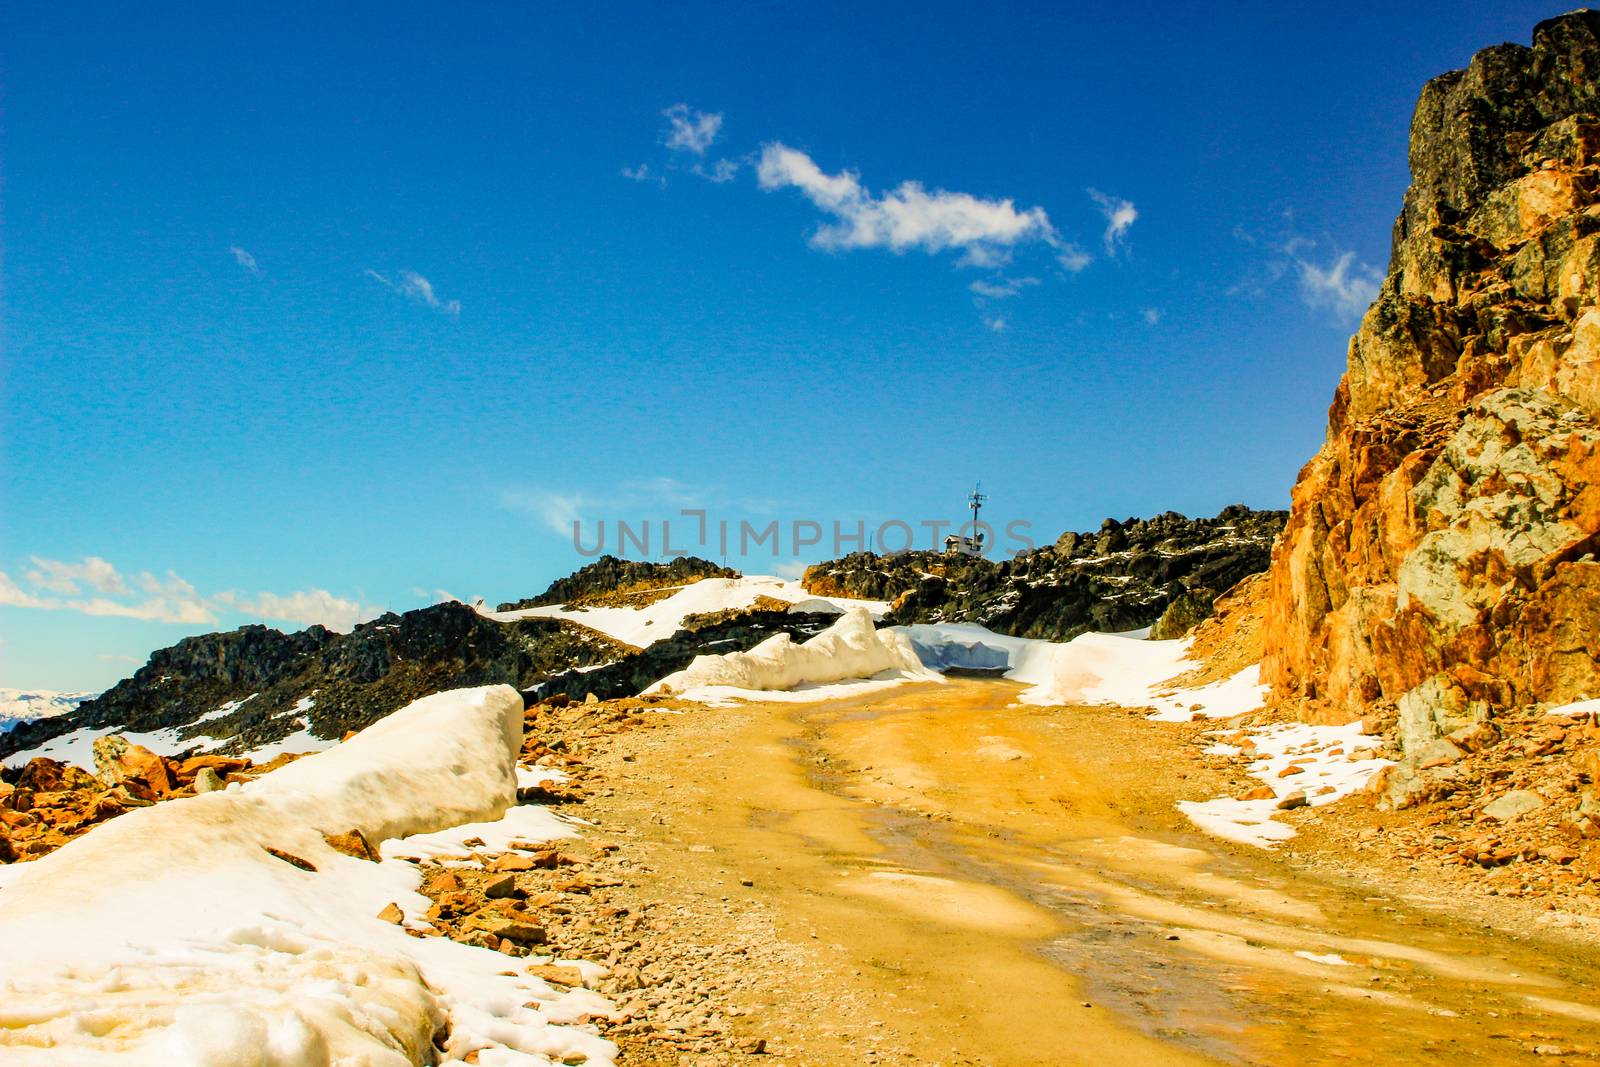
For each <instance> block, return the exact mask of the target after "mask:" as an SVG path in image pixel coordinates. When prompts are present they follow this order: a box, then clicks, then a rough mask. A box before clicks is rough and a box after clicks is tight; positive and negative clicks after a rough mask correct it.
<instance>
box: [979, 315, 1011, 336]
mask: <svg viewBox="0 0 1600 1067" xmlns="http://www.w3.org/2000/svg"><path fill="white" fill-rule="evenodd" d="M983 324H984V325H985V326H987V327H989V329H991V330H993V331H994V332H995V333H1005V330H1006V320H1005V319H1003V318H1000V317H999V316H995V317H993V318H987V319H984V320H983Z"/></svg>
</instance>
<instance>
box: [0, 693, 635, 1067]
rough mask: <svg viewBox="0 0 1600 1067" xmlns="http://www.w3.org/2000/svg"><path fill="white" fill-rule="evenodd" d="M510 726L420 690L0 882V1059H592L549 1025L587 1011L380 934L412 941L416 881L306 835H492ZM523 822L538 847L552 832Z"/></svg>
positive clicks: (473, 696) (214, 1063) (518, 708)
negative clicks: (274, 767) (320, 743)
mask: <svg viewBox="0 0 1600 1067" xmlns="http://www.w3.org/2000/svg"><path fill="white" fill-rule="evenodd" d="M521 723H522V698H521V696H520V694H518V693H517V691H516V690H515V689H512V688H511V687H509V686H486V687H482V688H478V689H462V690H454V691H451V692H446V693H440V694H436V695H434V696H431V697H426V698H424V699H422V700H419V701H416V702H415V703H413V704H411V705H409V706H408V707H406V708H404V709H402V710H400V711H398V712H396V713H394V714H393V715H392V716H390V717H388V718H387V719H384V720H382V721H381V722H379V723H376V724H374V725H373V726H371V727H369V728H368V729H367V730H365V731H363V732H362V733H361V734H359V735H357V736H356V737H355V738H352V739H351V740H350V741H347V742H345V743H344V744H342V745H340V746H338V747H336V748H334V749H332V750H330V751H328V752H324V753H321V754H318V755H315V756H308V757H306V758H305V759H303V760H301V761H299V762H298V763H295V764H292V765H290V766H288V767H285V768H283V769H281V770H279V771H276V772H274V773H272V774H270V775H267V776H266V777H264V778H261V779H259V780H257V781H255V782H252V783H250V784H249V785H247V786H244V787H230V788H229V789H227V790H226V791H223V792H217V793H207V794H204V795H201V796H196V797H192V798H188V799H182V800H175V801H169V802H167V803H163V804H159V805H156V806H155V807H151V808H145V809H141V810H139V811H135V812H132V813H130V814H128V815H125V816H123V817H122V818H120V819H117V820H115V821H113V822H109V823H107V824H106V825H104V826H101V827H98V828H96V829H95V831H94V832H93V833H90V834H87V835H85V836H83V837H81V838H78V839H77V840H75V841H72V842H71V843H70V844H68V845H66V846H65V847H64V848H62V849H60V850H59V851H58V852H55V853H53V854H51V855H49V856H46V857H45V858H43V859H40V860H37V861H35V862H32V863H26V864H17V865H15V866H12V867H7V868H3V869H0V871H3V875H0V877H3V888H0V944H4V945H5V946H6V950H5V951H4V952H3V953H0V1062H4V1063H6V1064H8V1065H10V1064H16V1065H22V1067H31V1065H41V1067H42V1065H46V1064H48V1065H52V1067H54V1065H60V1064H68V1063H70V1064H73V1065H74V1067H97V1065H101V1064H118V1065H133V1067H139V1065H145V1064H149V1065H152V1067H154V1065H158V1064H159V1065H168V1064H185V1065H197V1067H319V1065H329V1064H349V1065H351V1067H355V1065H370V1067H381V1065H391V1064H392V1065H396V1067H399V1065H404V1064H412V1063H433V1062H435V1056H434V1052H433V1048H432V1045H433V1042H434V1039H435V1036H436V1035H440V1036H441V1038H442V1035H443V1034H445V1033H448V1035H449V1036H448V1043H447V1048H446V1059H447V1060H450V1061H452V1062H456V1061H459V1060H460V1059H461V1058H462V1057H464V1056H466V1055H467V1054H468V1053H469V1052H472V1051H475V1050H478V1049H482V1050H483V1051H482V1052H481V1053H480V1054H479V1057H478V1062H480V1063H484V1064H513V1063H515V1064H541V1063H547V1062H550V1060H552V1059H553V1060H561V1059H562V1058H564V1057H569V1056H571V1057H574V1058H575V1057H577V1056H578V1055H580V1054H581V1055H582V1056H585V1057H587V1060H586V1062H588V1063H590V1064H609V1063H610V1062H611V1059H612V1057H613V1056H614V1054H615V1049H614V1047H613V1046H611V1045H610V1044H609V1043H608V1042H605V1041H603V1040H601V1039H599V1038H598V1037H595V1036H594V1035H593V1034H591V1033H588V1032H585V1031H583V1030H580V1029H573V1028H569V1027H565V1026H559V1025H555V1023H556V1022H557V1021H562V1020H564V1021H576V1020H577V1018H578V1017H579V1016H580V1015H582V1014H583V1013H585V1012H599V1011H605V1010H607V1005H606V1003H605V1001H603V1000H602V999H601V998H599V997H598V996H596V995H594V994H592V993H588V992H586V991H583V990H573V991H570V992H567V993H559V994H558V993H557V992H556V991H554V990H553V989H552V988H551V987H549V986H548V985H546V984H545V983H543V982H542V981H540V980H539V979H537V978H534V977H532V976H531V975H528V974H526V973H525V972H524V971H523V970H522V968H523V967H524V966H525V964H524V962H523V961H520V960H517V959H513V958H509V957H507V956H504V955H502V954H500V953H498V952H492V951H489V950H487V949H479V948H472V947H468V946H465V945H460V944H456V943H455V942H452V941H449V940H446V939H444V938H436V937H412V936H408V935H407V934H406V933H405V931H404V930H403V929H402V928H401V927H399V926H395V925H390V924H389V923H386V922H383V921H381V920H379V919H378V918H376V916H377V914H378V912H379V911H380V910H382V909H383V908H384V906H385V905H386V904H388V903H390V902H394V903H397V904H399V905H400V907H401V909H402V911H403V912H404V913H405V914H406V915H407V916H408V917H409V921H410V923H411V925H418V920H417V919H416V916H418V915H420V913H421V912H422V911H423V910H425V908H426V907H427V901H426V899H425V898H423V897H422V896H420V895H419V894H418V893H417V892H416V889H417V886H418V884H419V880H418V875H417V873H416V870H415V868H414V866H413V865H411V864H409V863H405V862H403V861H401V860H399V859H396V858H388V859H385V860H384V861H383V862H381V863H371V862H367V861H365V860H360V859H354V858H352V857H350V856H346V855H344V854H342V853H339V852H336V851H335V850H333V849H332V848H330V847H329V846H328V845H327V844H326V842H324V840H323V839H322V836H321V833H319V831H329V832H343V831H346V830H349V829H351V828H360V829H361V830H363V831H364V832H365V833H366V834H367V835H368V836H369V837H370V838H371V839H372V840H374V841H377V840H379V839H382V838H391V839H392V838H394V837H395V836H397V835H404V834H430V832H433V833H435V834H436V833H437V832H439V831H443V830H446V829H447V828H449V827H451V826H456V825H459V824H463V823H466V824H476V823H480V822H485V821H492V820H497V819H500V818H501V817H502V815H503V814H505V813H507V809H508V808H509V807H510V806H511V805H512V804H514V802H515V796H516V763H515V759H516V753H517V750H518V745H519V740H520V731H521ZM511 813H512V814H518V815H519V819H518V822H519V826H518V828H517V833H518V834H519V835H523V836H526V835H531V834H533V833H534V832H535V831H536V830H537V827H536V826H533V825H530V820H529V818H528V815H529V814H530V813H532V814H535V815H541V812H540V811H539V810H538V809H530V808H526V807H522V808H511ZM541 817H542V820H543V822H544V823H545V824H546V827H547V836H549V832H550V831H549V827H550V826H555V827H556V828H555V829H554V830H553V832H554V833H556V834H560V833H565V832H567V831H565V830H564V829H561V828H560V827H559V826H558V825H557V824H555V821H554V819H553V817H552V816H549V815H548V813H542V816H541ZM538 821H539V820H533V822H538ZM474 829H481V828H480V827H474ZM430 836H431V835H430ZM405 847H406V846H405V843H404V842H403V841H401V842H395V841H393V840H391V841H390V843H389V844H388V845H386V846H385V847H384V850H383V852H384V855H385V856H390V857H392V856H396V855H401V854H405ZM268 848H273V849H277V850H280V851H281V852H284V853H288V854H290V855H292V856H295V857H298V858H300V859H301V860H303V861H306V862H308V863H309V864H310V865H312V866H313V867H315V870H314V871H308V870H303V869H301V868H300V867H298V866H295V865H292V864H290V863H288V862H285V861H284V860H282V859H280V858H278V857H277V856H274V855H273V854H272V853H270V852H268V851H267V849H268ZM418 851H419V852H420V851H422V850H420V849H419V850H418ZM519 1053H520V1054H521V1055H517V1054H519Z"/></svg>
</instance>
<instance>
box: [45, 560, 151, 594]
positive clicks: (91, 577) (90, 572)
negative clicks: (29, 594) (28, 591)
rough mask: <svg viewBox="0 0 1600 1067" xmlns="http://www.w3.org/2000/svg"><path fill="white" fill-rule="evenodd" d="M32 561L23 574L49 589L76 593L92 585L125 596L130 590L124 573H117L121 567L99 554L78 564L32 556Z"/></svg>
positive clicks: (60, 592) (51, 591)
mask: <svg viewBox="0 0 1600 1067" xmlns="http://www.w3.org/2000/svg"><path fill="white" fill-rule="evenodd" d="M28 562H29V563H30V564H31V565H32V566H31V567H30V569H29V570H28V571H27V572H25V573H24V574H23V577H24V578H25V579H26V580H27V582H28V584H30V585H32V586H34V587H36V588H39V589H43V590H45V591H46V592H50V593H57V594H60V595H62V596H76V595H77V594H78V593H79V592H81V591H82V590H81V588H80V586H81V585H88V586H89V587H90V588H92V589H94V590H95V591H96V592H100V593H110V594H113V595H123V594H126V593H127V592H128V586H127V583H125V582H124V581H123V579H122V575H120V574H118V573H117V568H115V567H113V566H112V565H111V564H110V563H108V562H107V561H105V560H103V559H101V558H100V557H99V556H85V557H84V558H83V559H82V560H80V561H79V562H77V563H70V562H68V561H66V560H59V559H45V558H44V557H42V556H30V557H28Z"/></svg>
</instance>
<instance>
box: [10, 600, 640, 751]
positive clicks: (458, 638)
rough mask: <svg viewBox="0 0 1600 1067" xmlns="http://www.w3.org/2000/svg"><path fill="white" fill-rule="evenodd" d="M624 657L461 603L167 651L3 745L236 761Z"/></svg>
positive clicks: (239, 635) (579, 633)
mask: <svg viewBox="0 0 1600 1067" xmlns="http://www.w3.org/2000/svg"><path fill="white" fill-rule="evenodd" d="M623 651H624V647H623V646H621V645H619V644H618V643H617V642H614V641H612V640H611V639H609V638H607V637H605V636H604V635H602V634H598V633H595V632H594V631H592V630H588V629H585V628H584V627H580V626H573V625H571V624H567V623H562V622H559V621H556V620H553V619H524V620H520V621H518V622H513V623H501V622H496V621H494V620H492V619H486V618H484V617H483V616H482V615H479V614H478V613H477V612H476V611H474V610H473V609H471V608H469V607H467V606H466V605H465V604H460V603H454V602H452V603H444V604H435V605H434V606H432V607H428V608H420V609H418V610H416V611H408V612H406V613H405V614H404V615H395V614H388V615H384V616H382V617H380V618H378V619H375V620H373V621H372V622H368V623H363V624H362V625H360V626H357V627H356V628H355V629H354V630H353V631H352V632H350V633H348V634H338V633H334V632H332V631H330V630H327V629H324V628H323V627H321V626H312V627H310V628H309V629H306V630H302V631H300V632H299V633H291V634H286V633H280V632H279V631H277V630H272V629H269V628H267V627H265V626H244V627H241V628H239V629H237V630H232V631H229V632H227V633H213V634H204V635H201V636H199V637H189V638H185V639H184V640H182V641H179V642H178V643H177V644H176V645H173V646H172V647H171V648H165V649H161V650H160V651H158V652H156V653H154V654H153V655H152V656H151V657H150V662H149V663H147V664H146V665H145V666H143V667H141V668H140V669H139V670H138V671H137V672H135V673H134V675H133V677H131V678H128V679H125V680H123V681H121V682H119V683H117V684H116V685H115V686H113V687H112V688H111V689H109V690H107V691H106V692H105V693H103V694H102V695H101V696H99V697H97V698H96V699H93V700H88V701H85V702H84V703H82V704H81V705H79V706H78V707H77V708H76V710H74V711H72V712H69V713H67V714H64V715H59V716H56V717H54V718H49V719H42V720H40V721H37V722H33V723H27V724H23V725H19V726H17V727H15V728H14V729H12V730H10V731H8V732H6V733H5V734H3V735H0V756H4V755H9V754H11V753H13V752H17V751H22V750H25V749H30V748H34V747H37V746H38V745H40V744H42V743H44V742H45V741H47V740H49V739H51V738H54V737H59V736H61V735H63V734H67V733H70V732H72V731H74V730H78V729H82V728H90V729H105V728H108V727H111V728H116V729H118V730H131V731H139V732H149V731H154V730H159V729H173V728H176V729H177V730H178V735H179V738H180V740H186V739H190V738H195V739H199V738H219V739H226V740H227V741H228V744H227V745H226V746H224V747H225V748H226V749H233V750H239V749H248V748H250V747H253V746H256V745H260V744H264V743H266V742H269V741H275V740H278V739H279V738H282V737H284V736H286V735H288V734H291V733H294V732H296V731H298V730H301V729H304V728H307V727H309V729H310V730H311V732H312V733H313V734H314V735H315V736H317V737H322V738H339V737H341V736H343V735H344V733H345V732H346V731H348V730H357V729H360V728H361V727H363V726H366V725H367V724H369V723H371V722H374V721H376V720H377V719H380V718H382V717H383V716H385V715H388V714H389V713H390V712H392V711H395V710H397V709H399V708H401V707H404V706H405V705H406V704H409V703H410V702H411V701H413V700H415V699H416V698H417V697H420V696H423V695H426V694H428V693H434V692H438V691H439V690H442V689H455V688H460V687H462V686H474V685H487V684H490V683H495V682H507V683H510V684H512V685H516V686H519V687H527V686H531V685H534V684H536V683H537V682H539V681H541V680H543V679H544V678H547V677H549V676H551V675H553V674H558V673H560V672H562V671H565V670H568V669H571V668H573V667H578V666H585V665H589V664H596V663H603V662H606V661H609V660H612V659H615V658H617V657H618V656H619V655H621V654H622V653H623ZM229 705H231V707H230V706H229ZM196 743H197V744H198V743H200V742H199V741H198V740H197V741H196Z"/></svg>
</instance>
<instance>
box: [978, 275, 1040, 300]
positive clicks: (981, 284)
mask: <svg viewBox="0 0 1600 1067" xmlns="http://www.w3.org/2000/svg"><path fill="white" fill-rule="evenodd" d="M1038 284H1039V279H1038V278H1004V277H1001V278H995V279H994V280H992V281H984V280H983V279H979V280H978V281H975V282H973V283H972V284H971V285H969V286H967V288H968V289H970V290H972V291H973V292H974V293H976V294H977V295H979V296H981V297H985V298H987V299H989V300H1007V299H1010V298H1011V297H1013V296H1017V295H1019V294H1020V293H1021V292H1022V291H1023V290H1024V289H1026V288H1028V287H1030V286H1034V285H1038Z"/></svg>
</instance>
